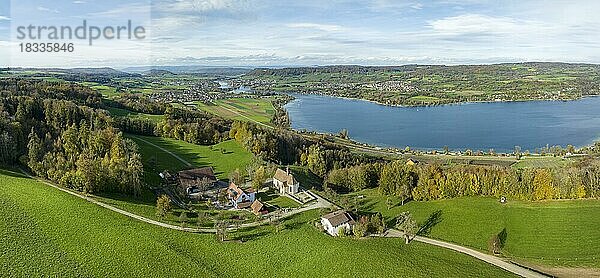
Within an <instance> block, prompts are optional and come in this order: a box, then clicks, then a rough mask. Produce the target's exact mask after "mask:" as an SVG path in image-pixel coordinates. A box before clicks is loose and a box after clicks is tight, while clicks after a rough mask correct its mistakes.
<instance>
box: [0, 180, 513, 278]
mask: <svg viewBox="0 0 600 278" xmlns="http://www.w3.org/2000/svg"><path fill="white" fill-rule="evenodd" d="M0 204H1V205H0V211H1V215H2V217H0V235H1V236H0V252H1V253H2V254H3V255H2V256H0V266H1V267H0V276H2V277H32V276H37V277H41V276H61V277H82V276H84V277H107V276H112V277H117V276H118V277H273V276H283V277H285V276H287V277H289V276H297V275H299V273H301V274H302V275H306V276H312V277H315V276H327V277H340V276H354V277H397V276H398V275H401V276H410V277H449V276H456V277H507V276H511V275H510V274H509V273H507V272H505V271H503V270H501V269H499V268H496V267H493V266H491V265H489V264H487V263H484V262H481V261H478V260H476V259H474V258H471V257H469V256H467V255H463V254H459V253H455V252H452V251H449V250H445V249H442V248H438V247H433V246H429V245H425V244H421V243H418V242H414V243H412V244H409V245H405V244H404V243H403V240H402V239H387V238H385V239H383V238H382V239H368V240H355V239H349V238H332V237H329V236H327V235H325V234H324V233H322V232H320V231H318V230H317V229H316V228H315V227H314V226H313V224H312V222H313V221H315V220H316V219H317V218H318V212H317V211H309V212H306V213H303V214H301V215H297V216H295V217H293V218H290V219H288V220H285V221H283V224H282V225H283V229H282V230H280V231H279V232H275V231H274V227H272V226H270V225H268V226H263V227H259V228H255V229H252V230H245V231H239V232H236V233H234V234H230V235H229V238H230V239H231V240H229V241H227V242H217V241H216V240H215V237H214V235H211V234H192V233H185V232H181V231H174V230H169V229H166V228H162V227H157V226H153V225H150V224H146V223H142V222H138V221H136V220H133V219H131V218H128V217H126V216H123V215H121V214H118V213H116V212H113V211H109V210H106V209H104V208H102V207H99V206H97V205H94V204H91V203H89V202H86V201H85V200H82V199H80V198H77V197H75V196H71V195H69V194H67V193H65V192H61V191H58V190H56V189H54V188H51V187H49V186H46V185H44V184H42V183H40V182H38V181H36V180H33V179H29V178H25V177H20V176H19V175H18V174H15V173H12V172H9V171H4V170H2V171H0ZM242 239H243V243H241V242H242Z"/></svg>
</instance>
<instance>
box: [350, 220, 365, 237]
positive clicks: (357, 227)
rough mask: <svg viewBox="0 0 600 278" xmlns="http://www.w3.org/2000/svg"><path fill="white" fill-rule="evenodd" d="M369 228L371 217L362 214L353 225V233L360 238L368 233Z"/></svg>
mask: <svg viewBox="0 0 600 278" xmlns="http://www.w3.org/2000/svg"><path fill="white" fill-rule="evenodd" d="M368 228H369V218H368V217H367V216H361V217H359V218H358V222H356V223H354V226H352V233H353V234H354V236H356V237H358V238H360V237H364V236H366V235H367V229H368Z"/></svg>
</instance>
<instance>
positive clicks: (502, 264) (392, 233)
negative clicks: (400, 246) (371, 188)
mask: <svg viewBox="0 0 600 278" xmlns="http://www.w3.org/2000/svg"><path fill="white" fill-rule="evenodd" d="M384 236H385V237H401V238H404V233H403V232H401V231H398V230H394V229H390V230H388V231H387V232H386V234H385V235H384ZM413 240H415V241H418V242H423V243H427V244H431V245H435V246H439V247H443V248H446V249H450V250H454V251H456V252H460V253H463V254H467V255H469V256H471V257H474V258H476V259H479V260H482V261H484V262H487V263H489V264H493V265H495V266H497V267H499V268H502V269H504V270H506V271H509V272H512V273H514V274H516V275H519V276H521V277H527V278H546V277H550V276H546V275H543V274H541V273H538V272H535V271H532V270H529V269H527V268H524V267H521V266H518V265H516V264H513V263H510V262H507V261H504V260H502V259H501V258H498V257H495V256H492V255H488V254H485V253H482V252H479V251H475V250H473V249H470V248H467V247H464V246H460V245H457V244H454V243H449V242H445V241H441V240H436V239H431V238H427V237H422V236H416V237H415V238H414V239H413Z"/></svg>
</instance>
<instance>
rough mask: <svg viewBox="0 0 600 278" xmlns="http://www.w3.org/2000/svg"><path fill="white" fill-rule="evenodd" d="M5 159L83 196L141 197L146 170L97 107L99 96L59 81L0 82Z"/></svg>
mask: <svg viewBox="0 0 600 278" xmlns="http://www.w3.org/2000/svg"><path fill="white" fill-rule="evenodd" d="M0 90H1V93H0V94H1V96H2V97H1V100H0V115H1V117H0V160H1V162H2V163H4V164H9V165H14V164H16V163H18V162H20V163H21V164H23V165H27V166H28V167H29V168H30V169H31V170H32V172H33V173H34V174H35V175H37V176H39V177H43V178H47V179H50V180H52V181H54V182H56V183H59V184H61V185H64V186H67V187H71V188H73V189H77V190H81V191H84V192H90V193H91V192H123V193H129V194H138V193H139V192H140V189H141V186H142V173H143V166H142V163H141V157H140V155H139V153H138V152H137V146H136V145H135V143H133V142H132V141H130V140H127V139H124V138H123V136H122V133H121V132H120V131H119V130H118V129H116V128H114V126H113V120H112V118H111V117H110V116H109V115H108V113H107V112H106V111H104V110H101V109H96V108H92V107H89V106H85V105H80V104H88V105H91V106H98V105H100V103H99V100H100V99H99V96H98V95H97V94H96V93H94V92H92V91H90V90H87V89H85V88H83V87H80V86H75V85H72V84H65V83H56V82H39V81H23V80H1V81H0Z"/></svg>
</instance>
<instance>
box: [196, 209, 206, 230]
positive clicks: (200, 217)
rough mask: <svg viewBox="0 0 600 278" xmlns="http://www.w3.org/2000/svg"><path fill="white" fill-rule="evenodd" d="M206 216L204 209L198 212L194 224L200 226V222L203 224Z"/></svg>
mask: <svg viewBox="0 0 600 278" xmlns="http://www.w3.org/2000/svg"><path fill="white" fill-rule="evenodd" d="M206 218H207V215H206V212H204V211H200V212H198V217H197V218H196V225H198V227H202V224H204V221H206Z"/></svg>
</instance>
